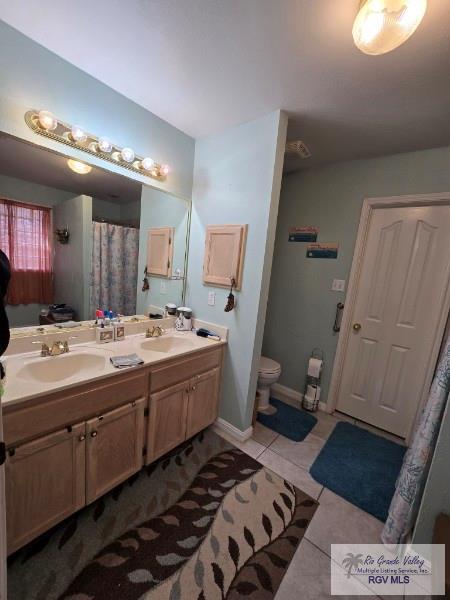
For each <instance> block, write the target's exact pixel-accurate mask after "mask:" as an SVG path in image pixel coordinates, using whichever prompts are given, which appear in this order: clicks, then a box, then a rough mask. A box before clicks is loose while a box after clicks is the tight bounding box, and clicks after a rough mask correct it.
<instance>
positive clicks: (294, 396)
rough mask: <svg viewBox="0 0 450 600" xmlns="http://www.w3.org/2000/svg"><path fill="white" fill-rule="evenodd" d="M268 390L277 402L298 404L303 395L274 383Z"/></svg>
mask: <svg viewBox="0 0 450 600" xmlns="http://www.w3.org/2000/svg"><path fill="white" fill-rule="evenodd" d="M270 390H271V393H272V396H273V397H274V398H276V399H277V400H294V401H295V402H297V403H299V404H301V402H302V400H303V394H301V393H300V392H297V391H296V390H293V389H292V388H290V387H287V386H286V385H282V384H281V383H274V384H273V386H272V387H271V388H270Z"/></svg>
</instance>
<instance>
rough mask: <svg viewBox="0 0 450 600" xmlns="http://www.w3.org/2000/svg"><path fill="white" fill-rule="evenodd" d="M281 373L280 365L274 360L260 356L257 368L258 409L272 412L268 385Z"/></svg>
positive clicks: (275, 380) (274, 381) (276, 379)
mask: <svg viewBox="0 0 450 600" xmlns="http://www.w3.org/2000/svg"><path fill="white" fill-rule="evenodd" d="M280 375H281V365H280V363H277V361H276V360H272V359H271V358H267V357H265V356H261V358H260V360H259V369H258V385H257V393H258V411H259V412H263V413H269V412H272V407H271V406H270V404H269V398H270V387H271V386H272V385H273V384H274V383H276V382H277V381H278V379H279V377H280Z"/></svg>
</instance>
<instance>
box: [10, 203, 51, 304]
mask: <svg viewBox="0 0 450 600" xmlns="http://www.w3.org/2000/svg"><path fill="white" fill-rule="evenodd" d="M0 248H1V249H2V250H3V252H4V253H5V254H6V256H7V257H8V258H9V262H10V264H11V281H10V285H9V288H8V295H7V300H6V301H7V304H11V305H13V306H14V305H18V304H31V303H39V304H50V303H52V302H53V269H52V256H51V254H52V245H51V209H50V208H48V207H45V206H36V205H33V204H23V203H21V202H16V201H14V200H6V199H4V198H0Z"/></svg>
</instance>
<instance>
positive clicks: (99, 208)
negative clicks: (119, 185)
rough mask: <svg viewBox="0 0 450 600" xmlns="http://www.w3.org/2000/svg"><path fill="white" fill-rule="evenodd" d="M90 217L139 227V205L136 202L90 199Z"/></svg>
mask: <svg viewBox="0 0 450 600" xmlns="http://www.w3.org/2000/svg"><path fill="white" fill-rule="evenodd" d="M92 217H93V218H94V219H104V220H105V221H106V222H108V219H111V220H113V221H116V222H118V223H123V224H124V225H133V226H135V227H139V221H140V217H141V203H140V201H138V202H122V203H118V202H109V201H108V200H102V199H100V198H92Z"/></svg>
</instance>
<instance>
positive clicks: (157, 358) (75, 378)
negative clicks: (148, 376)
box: [2, 330, 226, 407]
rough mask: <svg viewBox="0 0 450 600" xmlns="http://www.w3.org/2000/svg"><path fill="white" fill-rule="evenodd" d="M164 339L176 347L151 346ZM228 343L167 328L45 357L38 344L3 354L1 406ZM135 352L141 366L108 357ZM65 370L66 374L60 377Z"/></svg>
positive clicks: (76, 345)
mask: <svg viewBox="0 0 450 600" xmlns="http://www.w3.org/2000/svg"><path fill="white" fill-rule="evenodd" d="M61 338H64V336H61ZM163 339H170V340H173V341H172V342H170V343H169V346H170V345H171V344H173V348H170V347H168V348H165V349H164V351H155V350H154V349H152V345H153V342H154V341H156V342H157V343H158V340H163ZM177 340H178V341H179V342H178V341H177ZM142 343H145V346H146V347H145V348H143V347H142V346H141V344H142ZM177 343H178V344H179V346H178V347H177ZM225 343H226V341H225V340H224V341H220V342H219V341H215V340H210V339H207V338H202V337H199V336H197V335H196V334H195V333H193V332H190V331H183V332H177V331H175V330H166V332H165V333H164V334H163V336H161V337H160V338H146V337H145V333H139V334H136V335H131V336H128V337H126V338H125V340H123V341H120V342H110V343H108V344H98V343H97V342H93V341H90V342H84V343H78V344H71V345H70V352H69V353H67V354H61V355H59V356H49V357H45V358H43V357H41V356H39V346H36V349H35V350H34V351H33V352H24V353H20V354H11V355H9V356H6V357H2V362H3V364H4V366H5V368H6V379H5V380H4V389H5V393H4V395H3V397H2V406H3V407H6V406H11V405H13V404H17V403H21V402H23V401H26V400H30V399H31V398H36V397H38V396H41V395H45V394H48V393H49V392H55V391H59V390H63V389H66V388H70V387H74V386H77V385H80V384H82V383H87V382H89V381H95V380H99V379H103V378H104V377H110V376H111V375H118V374H120V373H122V374H123V373H124V372H126V371H130V370H134V369H140V368H142V367H144V366H148V365H153V364H157V363H160V362H163V361H166V360H168V359H172V358H175V357H182V356H186V355H189V354H192V353H194V354H195V352H198V351H200V350H204V349H206V348H213V347H219V346H221V345H223V344H225ZM69 344H70V341H69ZM134 353H135V354H137V355H138V356H139V357H140V358H142V360H143V361H144V364H143V365H141V367H129V368H126V369H117V368H115V367H113V366H112V364H111V362H110V360H109V359H110V357H111V356H122V355H126V354H134ZM74 357H78V358H74ZM63 361H68V362H63ZM75 361H76V362H77V363H78V361H79V365H81V366H80V367H73V364H74V362H75ZM44 364H45V368H43V369H40V366H41V365H42V366H44ZM48 365H51V366H52V367H54V369H53V368H52V369H48ZM63 372H64V377H63V378H61V374H62V373H63Z"/></svg>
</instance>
